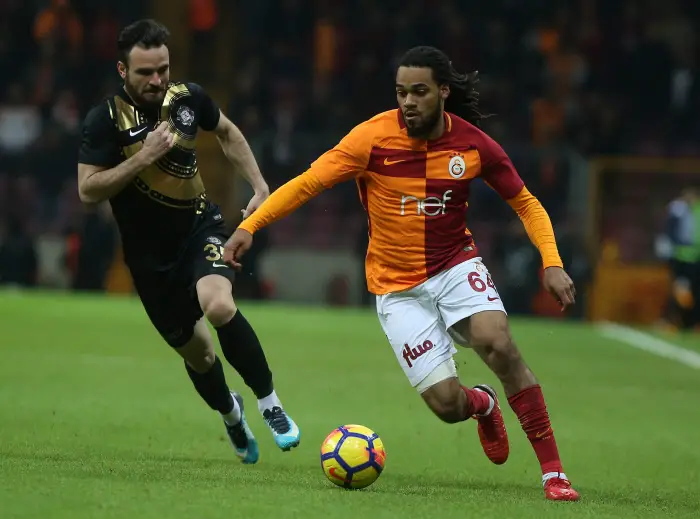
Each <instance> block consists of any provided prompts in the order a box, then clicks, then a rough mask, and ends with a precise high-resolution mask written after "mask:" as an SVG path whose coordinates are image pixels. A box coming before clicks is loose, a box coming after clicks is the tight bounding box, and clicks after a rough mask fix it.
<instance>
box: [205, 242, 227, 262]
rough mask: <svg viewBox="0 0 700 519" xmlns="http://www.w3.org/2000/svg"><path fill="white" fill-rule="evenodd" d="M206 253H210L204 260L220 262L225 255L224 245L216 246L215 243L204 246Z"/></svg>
mask: <svg viewBox="0 0 700 519" xmlns="http://www.w3.org/2000/svg"><path fill="white" fill-rule="evenodd" d="M204 252H208V253H209V254H207V256H206V257H205V258H204V259H206V260H207V261H219V260H220V259H221V258H222V257H223V255H224V246H223V245H214V244H213V243H207V244H206V245H205V246H204Z"/></svg>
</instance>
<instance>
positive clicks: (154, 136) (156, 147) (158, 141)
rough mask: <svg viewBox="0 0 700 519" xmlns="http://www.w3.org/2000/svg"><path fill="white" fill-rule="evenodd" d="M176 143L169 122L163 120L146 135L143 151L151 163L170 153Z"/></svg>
mask: <svg viewBox="0 0 700 519" xmlns="http://www.w3.org/2000/svg"><path fill="white" fill-rule="evenodd" d="M174 145H175V135H174V134H173V133H172V132H171V131H170V130H169V129H168V123H167V122H166V121H163V122H162V123H160V124H159V125H158V126H157V127H156V129H155V130H153V131H152V132H150V133H149V134H148V135H147V136H146V140H145V141H144V143H143V148H141V153H143V156H144V157H145V158H146V160H147V162H148V163H149V164H153V163H154V162H155V161H157V160H158V159H159V158H161V157H162V156H163V155H165V154H166V153H168V152H169V151H170V150H171V149H172V148H173V146H174Z"/></svg>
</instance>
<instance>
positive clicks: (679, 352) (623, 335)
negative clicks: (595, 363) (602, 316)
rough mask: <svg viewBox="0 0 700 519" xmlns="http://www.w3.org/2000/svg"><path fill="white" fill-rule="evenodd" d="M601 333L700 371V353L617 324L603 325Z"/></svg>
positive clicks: (600, 326)
mask: <svg viewBox="0 0 700 519" xmlns="http://www.w3.org/2000/svg"><path fill="white" fill-rule="evenodd" d="M598 331H599V333H600V334H601V335H602V336H603V337H606V338H608V339H613V340H616V341H618V342H623V343H625V344H628V345H630V346H632V347H634V348H637V349H640V350H644V351H647V352H649V353H653V354H654V355H658V356H659V357H665V358H667V359H671V360H675V361H676V362H680V363H681V364H684V365H686V366H688V367H691V368H695V369H700V353H697V352H694V351H691V350H686V349H685V348H681V347H680V346H676V345H675V344H672V343H670V342H668V341H664V340H663V339H659V338H658V337H654V336H653V335H649V334H648V333H644V332H640V331H639V330H635V329H634V328H630V327H628V326H623V325H621V324H615V323H609V322H605V323H601V324H599V325H598Z"/></svg>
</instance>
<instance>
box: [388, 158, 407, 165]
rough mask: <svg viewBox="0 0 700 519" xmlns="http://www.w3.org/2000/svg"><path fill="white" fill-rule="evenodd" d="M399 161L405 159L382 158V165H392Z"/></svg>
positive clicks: (404, 160)
mask: <svg viewBox="0 0 700 519" xmlns="http://www.w3.org/2000/svg"><path fill="white" fill-rule="evenodd" d="M399 162H406V159H401V160H389V159H384V165H385V166H392V165H394V164H398V163H399Z"/></svg>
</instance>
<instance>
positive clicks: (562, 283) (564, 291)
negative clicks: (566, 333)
mask: <svg viewBox="0 0 700 519" xmlns="http://www.w3.org/2000/svg"><path fill="white" fill-rule="evenodd" d="M542 283H543V284H544V288H545V290H547V292H549V293H550V294H552V295H553V296H554V297H555V298H556V299H557V301H559V304H560V305H561V307H562V308H561V311H562V312H564V311H566V309H567V308H569V307H570V306H572V305H573V304H574V303H575V302H576V287H574V282H573V281H571V278H570V277H569V275H568V274H567V273H566V272H565V271H564V269H563V268H561V267H548V268H546V269H545V270H544V279H543V280H542Z"/></svg>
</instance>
